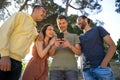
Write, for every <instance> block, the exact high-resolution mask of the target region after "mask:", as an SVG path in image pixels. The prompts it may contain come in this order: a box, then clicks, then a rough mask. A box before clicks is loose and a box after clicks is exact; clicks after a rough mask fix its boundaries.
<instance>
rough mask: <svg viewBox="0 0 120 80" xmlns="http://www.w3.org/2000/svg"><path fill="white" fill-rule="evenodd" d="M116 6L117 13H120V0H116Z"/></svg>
mask: <svg viewBox="0 0 120 80" xmlns="http://www.w3.org/2000/svg"><path fill="white" fill-rule="evenodd" d="M115 7H116V10H115V11H116V12H117V13H120V0H116V1H115Z"/></svg>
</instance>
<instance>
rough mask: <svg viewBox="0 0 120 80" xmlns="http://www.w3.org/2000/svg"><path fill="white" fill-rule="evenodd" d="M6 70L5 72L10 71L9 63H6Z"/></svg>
mask: <svg viewBox="0 0 120 80" xmlns="http://www.w3.org/2000/svg"><path fill="white" fill-rule="evenodd" d="M6 67H7V68H6V69H7V71H10V70H11V64H10V63H7V65H6Z"/></svg>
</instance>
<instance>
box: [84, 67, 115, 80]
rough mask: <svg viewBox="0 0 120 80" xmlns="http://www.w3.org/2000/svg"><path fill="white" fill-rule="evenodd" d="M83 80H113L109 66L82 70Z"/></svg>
mask: <svg viewBox="0 0 120 80" xmlns="http://www.w3.org/2000/svg"><path fill="white" fill-rule="evenodd" d="M83 77H84V80H115V79H114V75H113V72H112V70H111V68H110V67H107V68H103V67H101V66H98V67H97V68H90V69H86V70H84V71H83Z"/></svg>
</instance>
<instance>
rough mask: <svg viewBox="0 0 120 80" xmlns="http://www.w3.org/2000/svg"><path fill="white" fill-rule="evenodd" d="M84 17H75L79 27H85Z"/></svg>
mask: <svg viewBox="0 0 120 80" xmlns="http://www.w3.org/2000/svg"><path fill="white" fill-rule="evenodd" d="M85 20H86V19H83V18H82V17H78V18H77V25H78V27H79V28H81V29H85V26H86V21H85Z"/></svg>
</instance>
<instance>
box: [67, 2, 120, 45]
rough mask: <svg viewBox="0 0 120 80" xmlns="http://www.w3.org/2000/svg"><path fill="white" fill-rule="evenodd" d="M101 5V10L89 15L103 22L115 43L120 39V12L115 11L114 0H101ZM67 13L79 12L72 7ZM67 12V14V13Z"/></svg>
mask: <svg viewBox="0 0 120 80" xmlns="http://www.w3.org/2000/svg"><path fill="white" fill-rule="evenodd" d="M100 4H101V5H102V7H103V10H102V12H100V13H98V14H96V15H92V16H89V18H90V19H92V20H95V19H97V20H100V21H103V22H104V26H103V27H104V28H105V29H106V30H107V31H108V32H109V33H110V36H111V37H112V39H113V41H114V42H115V44H117V41H118V39H120V23H119V22H120V20H119V19H120V14H118V13H117V12H115V0H103V1H101V3H100ZM68 13H69V14H75V13H77V14H78V15H81V14H79V12H78V11H75V10H73V9H69V10H68ZM69 14H68V15H69Z"/></svg>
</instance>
